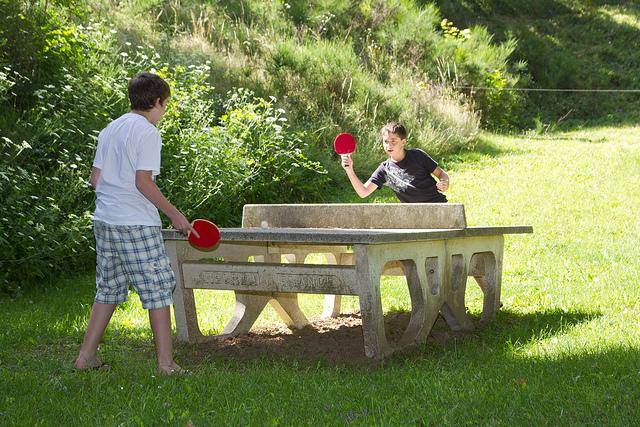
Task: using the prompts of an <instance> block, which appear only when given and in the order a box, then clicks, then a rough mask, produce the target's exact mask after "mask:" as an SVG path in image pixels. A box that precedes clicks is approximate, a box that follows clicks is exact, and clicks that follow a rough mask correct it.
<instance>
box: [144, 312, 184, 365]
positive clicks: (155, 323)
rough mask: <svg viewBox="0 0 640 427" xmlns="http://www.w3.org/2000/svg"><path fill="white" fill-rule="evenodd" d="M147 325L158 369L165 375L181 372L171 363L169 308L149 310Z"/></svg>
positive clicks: (171, 347)
mask: <svg viewBox="0 0 640 427" xmlns="http://www.w3.org/2000/svg"><path fill="white" fill-rule="evenodd" d="M149 323H151V330H152V331H153V340H154V341H155V344H156V355H157V357H158V369H159V370H160V372H162V373H165V374H172V373H174V372H182V371H183V369H182V368H181V367H180V366H178V364H177V363H175V362H174V361H173V345H172V343H171V311H170V309H169V307H168V306H167V307H162V308H154V309H151V310H149Z"/></svg>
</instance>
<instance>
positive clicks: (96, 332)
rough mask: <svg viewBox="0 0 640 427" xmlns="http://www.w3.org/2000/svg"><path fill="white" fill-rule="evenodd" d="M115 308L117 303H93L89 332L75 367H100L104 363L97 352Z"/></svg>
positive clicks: (85, 336) (86, 334)
mask: <svg viewBox="0 0 640 427" xmlns="http://www.w3.org/2000/svg"><path fill="white" fill-rule="evenodd" d="M115 309H116V305H115V304H100V303H97V302H96V303H94V304H93V307H92V308H91V316H89V325H88V326H87V332H86V333H85V335H84V341H83V342H82V347H81V348H80V354H79V355H78V358H77V359H76V361H75V363H74V364H73V367H74V368H76V369H79V370H82V369H92V368H99V367H100V366H101V365H102V363H101V362H100V360H98V358H97V357H96V352H97V351H98V345H99V344H100V340H101V339H102V335H104V330H105V329H106V328H107V325H108V324H109V320H111V316H112V315H113V311H114V310H115Z"/></svg>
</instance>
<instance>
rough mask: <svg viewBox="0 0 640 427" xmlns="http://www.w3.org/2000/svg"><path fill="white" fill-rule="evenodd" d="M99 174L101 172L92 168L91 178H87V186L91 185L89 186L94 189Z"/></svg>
mask: <svg viewBox="0 0 640 427" xmlns="http://www.w3.org/2000/svg"><path fill="white" fill-rule="evenodd" d="M100 172H101V170H100V169H99V168H97V167H95V166H93V167H92V168H91V178H89V184H91V186H92V187H93V188H96V186H97V185H98V179H99V178H100Z"/></svg>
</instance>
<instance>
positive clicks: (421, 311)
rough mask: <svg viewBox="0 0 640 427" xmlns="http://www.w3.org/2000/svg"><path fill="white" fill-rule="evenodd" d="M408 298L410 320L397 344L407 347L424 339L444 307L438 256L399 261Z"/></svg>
mask: <svg viewBox="0 0 640 427" xmlns="http://www.w3.org/2000/svg"><path fill="white" fill-rule="evenodd" d="M402 265H403V269H404V272H405V277H406V279H407V285H408V287H409V295H410V297H411V319H410V320H409V325H408V326H407V330H406V331H405V333H404V334H403V336H402V338H401V339H400V342H399V345H400V346H406V345H410V344H413V343H422V342H425V341H426V340H427V337H428V336H429V333H430V332H431V329H432V328H433V325H434V323H435V321H436V319H437V317H438V311H439V309H440V307H441V306H442V304H443V291H442V282H443V280H442V270H443V269H441V268H440V264H439V260H438V257H429V258H426V259H423V260H419V262H418V263H415V262H414V261H412V260H411V261H410V260H404V261H402Z"/></svg>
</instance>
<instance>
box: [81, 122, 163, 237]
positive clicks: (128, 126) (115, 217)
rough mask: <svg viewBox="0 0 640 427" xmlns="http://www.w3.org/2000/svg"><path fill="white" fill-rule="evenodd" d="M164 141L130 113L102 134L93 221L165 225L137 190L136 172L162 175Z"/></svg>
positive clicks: (95, 164)
mask: <svg viewBox="0 0 640 427" xmlns="http://www.w3.org/2000/svg"><path fill="white" fill-rule="evenodd" d="M161 149H162V139H161V138H160V133H159V132H158V129H156V127H155V126H154V125H152V124H151V123H149V121H148V120H147V119H146V118H145V117H144V116H141V115H140V114H136V113H127V114H124V115H122V116H120V117H119V118H117V119H116V120H114V121H113V122H111V123H109V125H108V126H107V127H106V128H104V129H103V130H102V132H100V135H98V147H97V149H96V157H95V159H94V160H93V166H94V167H96V168H98V169H100V171H101V172H100V177H99V178H98V182H97V184H96V210H95V211H94V213H93V219H96V220H99V221H104V222H106V223H108V224H114V225H154V226H159V225H161V222H160V215H159V214H158V209H157V208H156V207H155V206H154V205H153V203H151V202H150V201H149V200H147V198H146V197H144V196H143V195H142V193H140V191H138V189H137V188H136V171H137V170H147V171H148V170H150V171H152V176H153V178H154V180H155V177H156V176H157V175H158V174H159V173H160V151H161Z"/></svg>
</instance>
